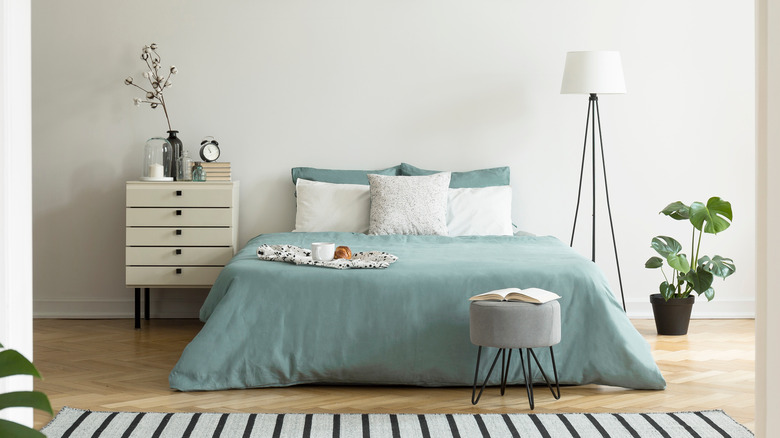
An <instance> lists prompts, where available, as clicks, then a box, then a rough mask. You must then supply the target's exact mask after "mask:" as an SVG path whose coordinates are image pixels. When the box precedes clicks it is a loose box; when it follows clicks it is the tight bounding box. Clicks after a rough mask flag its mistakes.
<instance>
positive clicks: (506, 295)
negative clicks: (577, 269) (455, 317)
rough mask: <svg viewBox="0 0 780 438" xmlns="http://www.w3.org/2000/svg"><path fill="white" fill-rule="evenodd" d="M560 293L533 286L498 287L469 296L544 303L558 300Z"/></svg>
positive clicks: (479, 299) (477, 298)
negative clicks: (521, 287)
mask: <svg viewBox="0 0 780 438" xmlns="http://www.w3.org/2000/svg"><path fill="white" fill-rule="evenodd" d="M558 298H560V295H558V294H555V293H552V292H550V291H548V290H544V289H539V288H536V287H531V288H528V289H519V288H516V287H510V288H507V289H498V290H493V291H490V292H485V293H484V294H479V295H474V296H473V297H471V298H469V300H471V301H525V302H526V303H536V304H542V303H546V302H548V301H552V300H557V299H558Z"/></svg>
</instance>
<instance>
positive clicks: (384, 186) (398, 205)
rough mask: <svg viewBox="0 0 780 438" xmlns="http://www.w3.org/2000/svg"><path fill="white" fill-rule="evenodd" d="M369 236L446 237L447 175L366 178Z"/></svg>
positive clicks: (448, 176)
mask: <svg viewBox="0 0 780 438" xmlns="http://www.w3.org/2000/svg"><path fill="white" fill-rule="evenodd" d="M368 181H369V185H370V186H371V209H370V213H369V225H368V234H374V235H376V234H416V235H441V236H446V235H447V191H448V188H449V185H450V173H449V172H442V173H437V174H434V175H428V176H384V175H373V174H369V175H368Z"/></svg>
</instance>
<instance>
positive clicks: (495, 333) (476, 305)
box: [469, 300, 561, 409]
mask: <svg viewBox="0 0 780 438" xmlns="http://www.w3.org/2000/svg"><path fill="white" fill-rule="evenodd" d="M469 329H470V333H471V343H472V344H474V345H478V346H479V350H478V351H477V368H476V370H475V371H474V387H473V388H472V391H471V403H472V404H477V402H478V401H479V398H480V397H481V396H482V391H483V390H484V389H485V385H487V382H488V380H489V379H490V375H491V374H492V373H493V368H495V366H496V363H497V362H498V357H499V356H501V395H504V391H505V390H506V381H507V375H508V374H509V363H510V361H511V359H512V349H513V348H517V349H519V350H520V367H521V368H522V370H523V378H524V380H525V388H526V392H527V393H528V403H529V404H530V406H531V409H533V408H534V393H533V382H532V381H531V376H532V374H531V357H533V359H534V361H535V362H536V366H537V367H538V368H539V371H541V373H542V376H543V377H544V380H545V382H546V383H547V387H548V388H550V392H552V395H553V397H555V399H556V400H557V399H559V398H561V388H560V386H559V385H558V370H557V368H556V366H555V356H554V355H553V349H552V346H553V345H555V344H557V343H559V342H561V306H560V304H558V301H557V300H555V301H550V302H547V303H544V304H531V303H524V302H518V301H472V302H471V307H470V308H469ZM482 347H495V348H498V352H496V357H495V359H493V364H492V365H491V366H490V371H488V375H487V377H486V378H485V382H484V383H483V384H482V388H480V390H479V395H477V393H476V392H477V377H478V375H479V361H480V356H481V355H482ZM538 347H548V348H549V349H550V358H551V359H552V366H553V375H554V376H555V390H553V387H552V384H551V382H550V379H548V378H547V374H545V372H544V370H543V369H542V366H541V365H540V364H539V359H537V358H536V353H534V351H533V348H538ZM523 349H525V350H526V358H525V360H524V359H523ZM506 350H509V355H508V357H507V354H506ZM526 362H528V370H527V372H526V366H525V363H526ZM556 391H557V394H556Z"/></svg>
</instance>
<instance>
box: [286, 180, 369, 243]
mask: <svg viewBox="0 0 780 438" xmlns="http://www.w3.org/2000/svg"><path fill="white" fill-rule="evenodd" d="M295 191H296V193H297V196H298V198H297V204H298V209H297V211H296V213H295V230H293V231H303V232H306V231H308V232H316V231H344V232H352V233H367V232H368V208H369V203H370V199H371V198H370V195H369V187H368V186H367V185H363V184H331V183H325V182H317V181H309V180H306V179H303V178H298V182H297V183H296V184H295Z"/></svg>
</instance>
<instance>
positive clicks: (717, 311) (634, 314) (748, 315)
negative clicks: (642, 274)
mask: <svg viewBox="0 0 780 438" xmlns="http://www.w3.org/2000/svg"><path fill="white" fill-rule="evenodd" d="M626 308H627V310H628V311H627V312H626V313H627V314H628V317H629V318H633V319H653V308H652V306H651V305H650V299H649V298H648V299H647V301H626ZM755 317H756V302H755V301H754V300H718V299H717V298H715V299H714V300H713V301H710V302H707V300H706V298H699V297H697V298H696V303H695V304H694V305H693V312H692V313H691V318H692V319H753V318H755Z"/></svg>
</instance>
